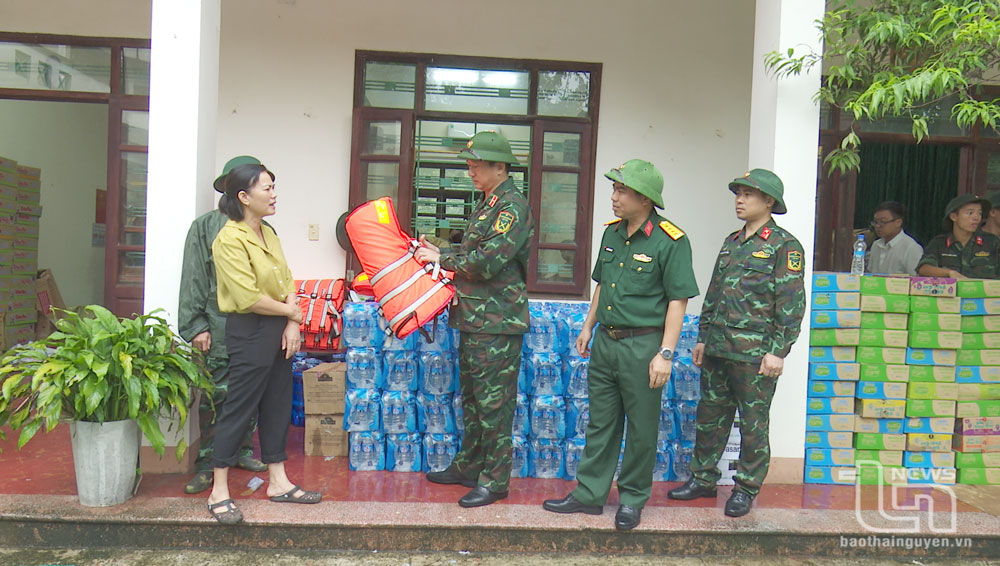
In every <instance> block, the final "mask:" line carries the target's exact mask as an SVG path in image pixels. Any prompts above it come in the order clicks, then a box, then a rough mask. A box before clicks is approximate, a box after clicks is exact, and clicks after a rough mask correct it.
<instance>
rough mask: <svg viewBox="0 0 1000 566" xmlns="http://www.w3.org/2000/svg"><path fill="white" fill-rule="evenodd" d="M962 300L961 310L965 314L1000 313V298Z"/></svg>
mask: <svg viewBox="0 0 1000 566" xmlns="http://www.w3.org/2000/svg"><path fill="white" fill-rule="evenodd" d="M960 300H961V306H962V311H961V312H962V314H963V315H965V316H969V315H988V314H1000V298H988V299H960Z"/></svg>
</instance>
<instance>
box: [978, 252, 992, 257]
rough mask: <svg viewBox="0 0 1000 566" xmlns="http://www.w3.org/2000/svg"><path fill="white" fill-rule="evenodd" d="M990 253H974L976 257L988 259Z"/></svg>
mask: <svg viewBox="0 0 1000 566" xmlns="http://www.w3.org/2000/svg"><path fill="white" fill-rule="evenodd" d="M989 256H990V252H976V257H989Z"/></svg>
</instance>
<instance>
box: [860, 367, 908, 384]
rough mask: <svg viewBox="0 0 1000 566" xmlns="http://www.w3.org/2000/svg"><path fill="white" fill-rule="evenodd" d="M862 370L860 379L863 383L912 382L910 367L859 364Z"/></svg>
mask: <svg viewBox="0 0 1000 566" xmlns="http://www.w3.org/2000/svg"><path fill="white" fill-rule="evenodd" d="M858 367H859V368H860V370H859V372H858V379H861V380H862V381H899V382H906V381H909V380H910V366H904V365H892V364H858Z"/></svg>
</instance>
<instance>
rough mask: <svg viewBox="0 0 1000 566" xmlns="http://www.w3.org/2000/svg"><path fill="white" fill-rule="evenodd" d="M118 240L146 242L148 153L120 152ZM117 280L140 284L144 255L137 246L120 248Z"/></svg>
mask: <svg viewBox="0 0 1000 566" xmlns="http://www.w3.org/2000/svg"><path fill="white" fill-rule="evenodd" d="M120 198H121V201H120V205H119V234H118V243H119V244H120V245H122V246H136V247H142V246H145V244H146V154H145V153H139V152H132V151H123V152H121V193H120ZM118 253H119V262H118V277H119V280H118V282H119V283H120V284H124V285H141V284H142V280H143V270H144V257H145V256H144V255H143V254H142V253H141V252H138V251H136V250H131V251H124V250H123V251H119V252H118Z"/></svg>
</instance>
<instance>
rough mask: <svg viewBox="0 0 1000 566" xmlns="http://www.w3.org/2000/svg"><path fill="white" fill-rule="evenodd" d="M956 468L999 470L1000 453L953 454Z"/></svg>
mask: <svg viewBox="0 0 1000 566" xmlns="http://www.w3.org/2000/svg"><path fill="white" fill-rule="evenodd" d="M955 467H956V468H1000V452H955Z"/></svg>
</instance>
